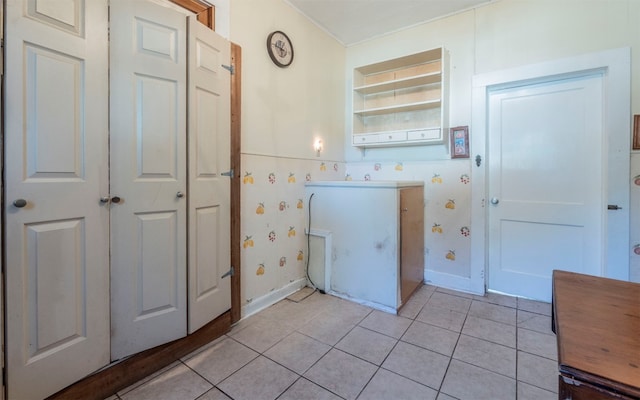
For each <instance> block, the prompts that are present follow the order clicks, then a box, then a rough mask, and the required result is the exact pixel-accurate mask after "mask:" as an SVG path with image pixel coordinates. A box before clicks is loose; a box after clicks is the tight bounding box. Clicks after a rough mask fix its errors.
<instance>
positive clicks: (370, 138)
mask: <svg viewBox="0 0 640 400" xmlns="http://www.w3.org/2000/svg"><path fill="white" fill-rule="evenodd" d="M378 136H379V135H378V134H377V133H376V134H370V135H353V144H354V145H356V146H357V145H363V144H370V143H378V142H379V141H380V140H379V139H378Z"/></svg>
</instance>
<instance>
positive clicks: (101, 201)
mask: <svg viewBox="0 0 640 400" xmlns="http://www.w3.org/2000/svg"><path fill="white" fill-rule="evenodd" d="M108 202H109V196H102V197H100V203H108Z"/></svg>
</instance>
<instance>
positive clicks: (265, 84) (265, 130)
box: [230, 0, 346, 161]
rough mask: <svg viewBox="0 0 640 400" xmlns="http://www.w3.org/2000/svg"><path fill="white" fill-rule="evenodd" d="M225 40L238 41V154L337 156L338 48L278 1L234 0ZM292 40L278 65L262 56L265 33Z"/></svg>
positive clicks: (340, 111) (340, 125)
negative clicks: (284, 62) (317, 147)
mask: <svg viewBox="0 0 640 400" xmlns="http://www.w3.org/2000/svg"><path fill="white" fill-rule="evenodd" d="M230 15H231V17H230V20H231V24H230V27H231V35H230V39H231V41H232V42H234V43H236V44H238V45H240V46H241V47H242V145H241V146H242V150H241V151H242V153H244V154H259V155H268V156H277V157H293V158H303V159H316V153H315V151H314V150H313V143H314V140H315V139H316V138H321V139H322V141H323V144H324V150H323V152H322V154H321V155H320V158H321V159H323V160H334V161H342V160H343V159H344V115H345V100H344V87H345V82H344V65H345V51H346V50H345V48H344V46H342V45H341V44H340V43H338V42H337V41H336V40H335V39H333V38H331V37H330V36H329V35H327V34H326V33H325V32H323V31H322V30H320V29H319V28H318V27H317V26H316V25H314V24H313V23H311V22H310V21H309V20H308V19H307V18H306V17H304V16H302V15H301V14H299V13H298V12H297V11H296V10H294V9H293V8H292V7H291V6H289V5H287V4H286V3H284V2H283V1H282V0H233V2H231V12H230ZM276 30H280V31H283V32H285V33H286V34H287V36H289V38H290V39H291V41H292V42H293V48H294V59H293V63H292V64H291V65H290V66H289V67H288V68H278V67H277V66H276V65H275V64H273V62H272V61H271V59H270V58H269V55H268V54H267V48H266V41H267V36H268V35H269V33H271V32H273V31H276Z"/></svg>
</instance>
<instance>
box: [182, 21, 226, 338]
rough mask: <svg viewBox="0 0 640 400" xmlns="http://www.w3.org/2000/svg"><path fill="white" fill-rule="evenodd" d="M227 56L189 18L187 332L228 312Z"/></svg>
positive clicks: (221, 43) (217, 40) (220, 42)
mask: <svg viewBox="0 0 640 400" xmlns="http://www.w3.org/2000/svg"><path fill="white" fill-rule="evenodd" d="M230 57H231V45H230V43H229V42H228V41H227V40H225V39H224V38H223V37H221V36H220V35H218V34H216V33H215V32H214V31H212V30H211V29H209V28H207V27H206V26H204V25H202V24H201V23H200V22H198V21H197V20H196V19H195V17H189V105H188V109H189V140H188V142H189V144H188V147H189V198H188V199H187V200H188V203H189V210H188V214H189V249H188V251H189V333H192V332H194V331H196V330H197V329H199V328H200V327H202V326H203V325H205V324H206V323H207V322H209V321H212V320H213V319H215V318H216V317H217V316H219V315H220V314H222V313H224V312H225V311H227V310H229V309H230V308H231V276H229V275H226V276H224V275H225V274H226V272H227V271H229V267H230V266H231V253H230V251H231V247H230V229H231V220H230V217H231V214H230V190H231V186H230V178H231V177H230V176H229V177H227V176H223V175H221V174H222V173H224V172H226V171H229V165H230V163H231V159H230V150H231V149H230V143H229V142H230V139H231V136H230V127H231V112H230V107H231V97H230V91H231V85H230V84H231V82H230V80H231V78H230V77H231V74H230V73H229V71H227V70H225V69H224V68H223V67H222V65H229V64H230ZM223 276H224V277H223Z"/></svg>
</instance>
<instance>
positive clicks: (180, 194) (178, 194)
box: [176, 192, 184, 199]
mask: <svg viewBox="0 0 640 400" xmlns="http://www.w3.org/2000/svg"><path fill="white" fill-rule="evenodd" d="M176 197H177V198H179V199H181V198H183V197H184V193H182V192H178V193H176Z"/></svg>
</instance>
